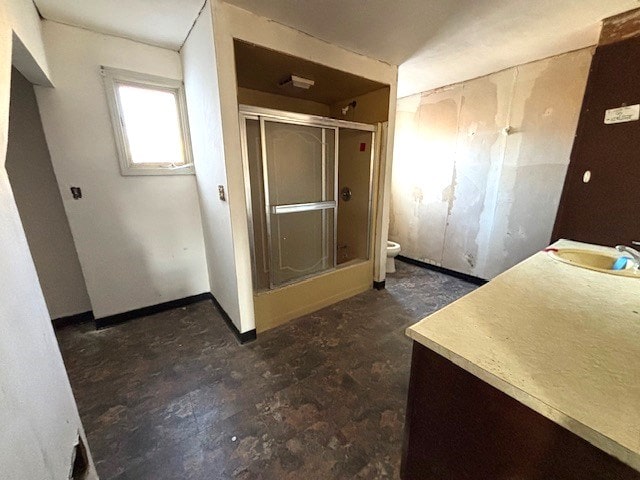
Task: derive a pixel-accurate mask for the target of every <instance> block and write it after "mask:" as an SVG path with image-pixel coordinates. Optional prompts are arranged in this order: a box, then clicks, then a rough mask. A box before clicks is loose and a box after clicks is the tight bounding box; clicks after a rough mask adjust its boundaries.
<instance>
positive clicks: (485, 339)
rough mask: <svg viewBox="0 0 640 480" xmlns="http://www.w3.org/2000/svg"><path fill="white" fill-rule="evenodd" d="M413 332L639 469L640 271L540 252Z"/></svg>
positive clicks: (569, 244)
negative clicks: (631, 273)
mask: <svg viewBox="0 0 640 480" xmlns="http://www.w3.org/2000/svg"><path fill="white" fill-rule="evenodd" d="M553 246H554V247H556V248H584V249H589V250H595V251H602V252H614V250H613V249H612V248H608V247H599V246H595V245H589V244H583V243H578V242H572V241H568V240H560V241H559V242H557V243H555V244H554V245H553ZM407 335H408V336H409V337H411V338H412V339H413V340H415V341H416V342H419V343H420V344H422V345H424V346H425V347H427V348H429V349H431V350H433V351H435V352H436V353H438V354H440V355H442V356H443V357H446V358H447V359H449V360H451V361H452V362H453V363H455V364H456V365H458V366H459V367H461V368H464V369H465V370H467V371H468V372H470V373H472V374H473V375H475V376H476V377H479V378H480V379H482V380H484V381H485V382H487V383H489V384H490V385H492V386H493V387H495V388H497V389H499V390H500V391H502V392H504V393H506V394H507V395H509V396H511V397H512V398H514V399H516V400H518V401H519V402H521V403H523V404H525V405H527V406H528V407H530V408H531V409H533V410H535V411H536V412H538V413H539V414H541V415H543V416H545V417H547V418H549V419H550V420H552V421H554V422H556V423H557V424H559V425H561V426H563V427H565V428H567V429H568V430H570V431H571V432H573V433H575V434H576V435H578V436H580V437H582V438H584V439H585V440H587V441H588V442H590V443H591V444H593V445H594V446H596V447H598V448H600V449H602V450H604V451H605V452H607V453H609V454H610V455H613V456H614V457H616V458H618V459H619V460H621V461H622V462H624V463H626V464H628V465H630V466H631V467H633V468H635V469H636V470H639V471H640V278H629V277H619V276H615V275H609V274H606V273H601V272H595V271H591V270H587V269H583V268H579V267H576V266H573V265H567V264H565V263H562V262H559V261H556V260H554V259H553V258H551V256H550V255H549V254H548V253H545V252H539V253H537V254H535V255H533V256H532V257H530V258H528V259H527V260H525V261H523V262H522V263H520V264H518V265H516V266H515V267H513V268H512V269H510V270H508V271H506V272H504V273H503V274H501V275H499V276H498V277H496V278H494V279H493V280H492V281H491V282H489V283H487V284H486V285H484V286H482V287H480V288H478V289H477V290H475V291H474V292H472V293H470V294H469V295H467V296H465V297H463V298H461V299H460V300H458V301H456V302H454V303H452V304H450V305H448V306H447V307H445V308H443V309H442V310H440V311H438V312H436V313H434V314H432V315H431V316H429V317H427V318H425V319H424V320H422V321H420V322H419V323H417V324H415V325H413V326H412V327H409V328H408V329H407Z"/></svg>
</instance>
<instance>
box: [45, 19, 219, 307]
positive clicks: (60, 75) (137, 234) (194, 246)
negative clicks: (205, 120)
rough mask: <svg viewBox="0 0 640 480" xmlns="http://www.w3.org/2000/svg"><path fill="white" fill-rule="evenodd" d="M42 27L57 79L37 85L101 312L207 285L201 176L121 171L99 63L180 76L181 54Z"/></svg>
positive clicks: (82, 255) (73, 224) (149, 302)
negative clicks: (77, 193)
mask: <svg viewBox="0 0 640 480" xmlns="http://www.w3.org/2000/svg"><path fill="white" fill-rule="evenodd" d="M43 36H44V40H45V43H46V45H47V49H48V52H47V53H48V58H49V64H50V68H51V74H52V78H53V82H54V84H55V86H56V88H55V89H48V88H42V87H37V88H36V95H37V98H38V104H39V106H40V113H41V116H42V122H43V126H44V131H45V135H46V138H47V143H48V144H49V150H50V152H51V160H52V163H53V167H54V170H55V173H56V177H57V178H58V182H59V184H60V189H61V194H62V199H63V202H64V205H65V209H66V212H67V217H68V218H69V224H70V226H71V231H72V233H73V237H74V239H75V242H76V248H77V250H78V256H79V258H80V263H81V265H82V269H83V272H84V276H85V280H86V283H87V290H88V292H89V296H90V298H91V303H92V305H93V311H94V314H95V316H96V317H97V318H100V317H104V316H108V315H113V314H116V313H121V312H125V311H129V310H133V309H136V308H141V307H145V306H148V305H154V304H158V303H162V302H166V301H169V300H175V299H178V298H182V297H185V296H189V295H194V294H199V293H202V292H205V291H208V290H209V282H208V276H207V269H206V260H205V254H204V242H203V235H202V224H201V219H200V211H199V206H198V197H197V191H196V182H195V177H194V176H189V175H179V176H135V177H123V176H121V175H120V170H119V166H118V159H117V156H116V150H115V143H114V137H113V133H112V128H111V123H110V118H109V113H108V108H107V101H106V97H105V91H104V88H103V84H102V80H101V76H100V71H99V68H100V65H105V66H110V67H116V68H122V69H127V70H133V71H137V72H142V73H149V74H153V75H158V76H163V77H168V78H174V79H181V78H182V69H181V64H180V56H179V54H178V53H177V52H174V51H171V50H165V49H162V48H157V47H151V46H148V45H144V44H141V43H137V42H134V41H131V40H126V39H122V38H117V37H112V36H109V35H102V34H98V33H93V32H90V31H88V30H83V29H80V28H75V27H70V26H66V25H62V24H59V23H55V22H50V21H45V22H43ZM70 186H78V187H81V188H82V192H83V198H82V199H81V200H73V199H72V197H71V194H70V191H69V187H70Z"/></svg>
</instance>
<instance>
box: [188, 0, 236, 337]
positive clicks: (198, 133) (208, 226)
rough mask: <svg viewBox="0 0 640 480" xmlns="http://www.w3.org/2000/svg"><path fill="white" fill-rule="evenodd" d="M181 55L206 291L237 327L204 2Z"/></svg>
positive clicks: (230, 239)
mask: <svg viewBox="0 0 640 480" xmlns="http://www.w3.org/2000/svg"><path fill="white" fill-rule="evenodd" d="M181 56H182V69H183V71H184V83H185V90H186V96H187V107H188V110H189V123H190V127H191V143H192V146H193V158H194V163H195V168H196V178H197V183H198V193H199V195H200V209H201V212H202V225H203V229H204V242H205V247H206V253H207V265H208V269H209V279H210V286H211V293H213V295H214V296H215V297H216V300H218V302H220V305H221V306H222V308H224V310H225V311H226V312H227V313H228V314H229V316H230V317H231V319H232V321H233V322H234V324H235V326H236V327H237V328H238V329H240V327H241V325H240V309H239V304H238V292H237V288H238V282H237V278H236V265H235V257H234V255H233V236H232V232H231V215H230V212H229V204H228V203H227V202H223V201H222V200H220V199H219V198H218V185H223V186H224V187H225V189H228V187H227V172H226V167H225V162H224V146H223V138H222V119H221V118H220V92H219V89H218V76H217V74H216V58H215V49H214V44H213V23H212V19H211V10H210V8H208V5H207V6H206V7H205V8H204V9H203V10H202V13H201V15H200V17H199V18H198V20H197V22H196V24H195V26H194V28H193V29H192V30H191V33H190V34H189V37H188V38H187V41H186V42H185V44H184V46H183V47H182V50H181Z"/></svg>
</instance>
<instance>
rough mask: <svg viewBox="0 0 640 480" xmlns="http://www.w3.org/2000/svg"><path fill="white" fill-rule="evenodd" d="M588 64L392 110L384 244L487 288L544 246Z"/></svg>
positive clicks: (441, 94) (545, 67) (501, 78)
mask: <svg viewBox="0 0 640 480" xmlns="http://www.w3.org/2000/svg"><path fill="white" fill-rule="evenodd" d="M592 55H593V49H591V48H589V49H583V50H579V51H576V52H570V53H567V54H564V55H560V56H556V57H552V58H549V59H545V60H541V61H538V62H533V63H530V64H527V65H523V66H519V67H514V68H511V69H508V70H504V71H501V72H498V73H494V74H492V75H488V76H485V77H481V78H477V79H474V80H470V81H468V82H465V83H463V84H458V85H454V86H452V87H447V88H444V89H438V90H435V91H431V92H425V93H422V94H417V95H413V96H411V97H407V98H403V99H400V100H399V101H398V110H397V123H396V138H395V149H394V168H393V179H392V184H393V193H392V210H391V216H392V218H391V223H390V232H389V237H390V239H392V240H394V241H397V242H399V243H400V245H401V246H402V251H403V255H406V256H408V257H411V258H414V259H417V260H421V261H425V262H428V263H432V264H436V265H442V266H444V267H446V268H450V269H452V270H456V271H459V272H463V273H466V274H470V275H474V276H477V277H481V278H492V277H494V276H495V275H497V274H499V273H501V272H502V271H504V270H506V269H508V268H510V267H511V266H513V265H515V264H516V263H518V262H519V261H520V260H522V259H523V258H526V257H527V256H529V255H531V254H532V253H534V252H535V251H537V250H538V249H540V248H543V247H545V246H546V245H547V243H548V241H549V239H550V236H551V230H552V227H553V222H554V219H555V215H556V211H557V208H558V202H559V198H560V194H561V191H562V185H563V183H564V176H565V173H566V169H567V165H568V163H569V156H570V153H571V147H572V144H573V137H574V134H575V130H576V125H577V121H578V115H579V112H580V107H581V104H582V98H583V95H584V89H585V85H586V80H587V75H588V71H589V66H590V63H591V57H592ZM507 127H510V130H509V134H508V135H507V134H505V132H504V130H505V128H507Z"/></svg>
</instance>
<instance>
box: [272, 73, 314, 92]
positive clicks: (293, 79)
mask: <svg viewBox="0 0 640 480" xmlns="http://www.w3.org/2000/svg"><path fill="white" fill-rule="evenodd" d="M314 83H316V82H314V81H313V80H309V79H308V78H303V77H299V76H297V75H289V76H288V77H287V78H286V79H285V80H283V81H282V82H280V86H281V87H285V86H288V85H292V86H294V87H296V88H302V89H303V90H309V89H310V88H311V87H313V84H314Z"/></svg>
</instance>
